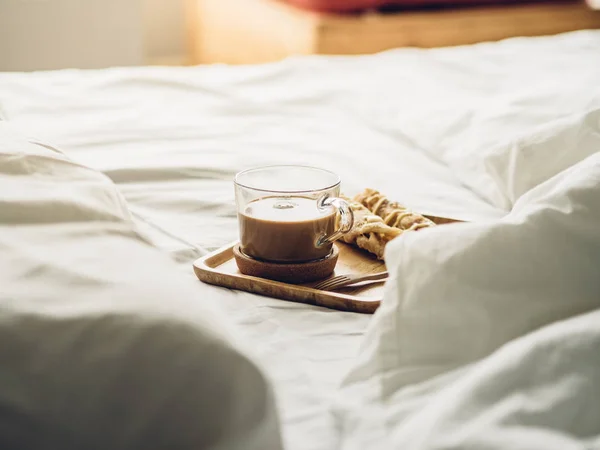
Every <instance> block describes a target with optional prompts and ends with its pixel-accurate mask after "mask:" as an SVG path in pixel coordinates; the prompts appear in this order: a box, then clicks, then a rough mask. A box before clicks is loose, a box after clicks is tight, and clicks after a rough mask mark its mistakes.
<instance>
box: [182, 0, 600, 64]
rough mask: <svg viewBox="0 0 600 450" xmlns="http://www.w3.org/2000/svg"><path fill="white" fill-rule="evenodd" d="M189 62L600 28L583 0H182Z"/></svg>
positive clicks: (596, 16) (257, 60)
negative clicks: (383, 1) (318, 8)
mask: <svg viewBox="0 0 600 450" xmlns="http://www.w3.org/2000/svg"><path fill="white" fill-rule="evenodd" d="M188 1H190V2H191V3H189V10H191V12H188V14H189V15H190V17H191V18H190V33H189V35H190V39H191V40H192V42H191V43H190V45H191V47H192V48H193V55H192V60H193V62H195V63H230V64H241V63H262V62H268V61H276V60H279V59H282V58H285V57H287V56H290V55H298V54H365V53H374V52H378V51H382V50H387V49H390V48H396V47H407V46H414V47H443V46H451V45H464V44H472V43H476V42H482V41H495V40H499V39H504V38H508V37H514V36H539V35H550V34H557V33H561V32H566V31H573V30H579V29H594V28H600V12H599V11H593V10H591V9H590V8H589V7H588V6H587V5H586V4H585V2H583V1H576V2H573V1H547V2H541V3H540V2H536V3H531V4H510V5H497V6H477V7H464V8H454V9H450V8H447V9H437V10H435V9H429V10H423V11H417V10H410V11H402V12H395V13H386V14H383V13H377V12H369V13H365V14H358V15H333V14H323V13H316V12H311V11H305V10H302V9H299V8H296V7H294V6H291V5H288V4H286V3H283V2H281V1H278V0H188Z"/></svg>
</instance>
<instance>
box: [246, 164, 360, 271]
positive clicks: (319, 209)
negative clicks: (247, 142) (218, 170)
mask: <svg viewBox="0 0 600 450" xmlns="http://www.w3.org/2000/svg"><path fill="white" fill-rule="evenodd" d="M234 183H235V199H236V205H237V212H238V222H239V228H240V249H241V251H242V252H243V253H245V254H246V255H247V256H250V257H252V258H254V259H257V260H262V261H269V262H278V263H301V262H308V261H315V260H319V259H322V258H326V257H327V256H329V255H330V253H331V251H332V246H333V242H334V241H335V240H336V239H338V238H340V237H341V236H342V235H343V234H345V233H347V232H348V231H350V229H351V228H352V225H353V223H354V216H353V214H352V210H351V209H350V206H349V205H348V203H347V202H346V201H344V200H342V199H341V198H338V196H339V195H340V177H339V176H338V175H336V174H335V173H333V172H330V171H328V170H324V169H318V168H315V167H306V166H267V167H259V168H256V169H249V170H245V171H243V172H240V173H238V174H237V175H236V176H235V180H234Z"/></svg>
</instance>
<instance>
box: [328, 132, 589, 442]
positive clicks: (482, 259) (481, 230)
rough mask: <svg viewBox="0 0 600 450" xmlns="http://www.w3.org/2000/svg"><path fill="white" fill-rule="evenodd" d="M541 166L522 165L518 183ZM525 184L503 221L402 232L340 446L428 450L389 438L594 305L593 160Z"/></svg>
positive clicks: (391, 251)
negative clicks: (488, 362)
mask: <svg viewBox="0 0 600 450" xmlns="http://www.w3.org/2000/svg"><path fill="white" fill-rule="evenodd" d="M562 136H564V130H562V131H560V133H558V134H557V139H558V140H561V139H562ZM582 137H583V138H584V142H585V145H586V147H585V149H584V150H585V151H589V149H590V148H591V147H590V146H595V148H596V149H600V135H599V134H596V135H594V136H592V137H591V138H590V136H589V135H586V134H583V135H582ZM590 139H595V140H594V142H591V141H590ZM549 142H553V140H552V139H548V140H547V143H549ZM554 144H556V143H554ZM552 148H553V149H555V150H557V151H560V150H562V151H565V152H569V151H572V150H573V149H574V148H575V149H577V148H578V146H577V145H575V144H573V145H569V146H565V147H564V148H562V149H561V147H560V146H559V145H553V147H552ZM582 153H585V152H580V153H579V154H580V155H581V154H582ZM563 159H564V160H565V161H570V160H571V161H572V159H571V157H570V155H564V156H563ZM552 160H553V161H558V160H560V158H558V157H557V155H553V159H552ZM538 162H541V161H538ZM548 167H549V166H544V165H539V164H538V165H537V166H529V167H528V170H529V171H530V172H529V173H527V174H524V178H522V179H523V180H525V179H529V180H535V179H539V177H542V175H541V172H545V173H550V172H552V171H548V170H547V168H548ZM552 167H555V165H554V164H552ZM537 168H539V169H540V173H538V174H536V173H535V170H536V169H537ZM518 175H519V176H520V175H521V174H518ZM526 184H527V183H525V182H524V183H520V182H519V183H516V184H514V186H519V188H518V189H517V188H515V192H517V191H519V190H520V191H521V192H525V191H526V192H527V193H526V194H524V195H522V196H521V197H520V198H519V199H518V200H517V201H516V203H515V205H514V208H513V210H512V212H511V213H510V214H509V215H508V216H506V217H505V218H504V219H503V220H501V221H498V222H496V223H487V224H459V225H448V226H441V227H438V228H436V229H431V230H423V231H420V232H418V233H409V234H406V235H403V236H402V238H401V239H397V240H395V241H394V242H393V243H392V244H391V245H390V246H389V248H388V249H387V252H386V262H387V266H388V269H389V271H390V273H391V278H390V281H389V282H388V283H387V285H386V290H385V297H384V301H383V303H382V306H381V308H380V310H379V311H377V313H376V314H375V317H374V319H373V321H372V323H371V326H370V328H369V332H368V335H367V338H366V342H365V345H364V348H363V351H362V354H361V356H360V358H359V363H358V364H357V365H356V367H355V368H354V370H353V371H352V372H351V373H350V375H349V376H348V378H347V380H346V382H345V385H344V387H343V388H342V392H341V395H340V398H339V403H338V406H337V407H338V412H339V413H340V416H339V417H340V419H341V424H342V426H343V429H344V431H345V433H344V444H345V445H344V447H343V448H347V449H359V448H365V447H364V446H365V445H369V446H370V448H399V446H402V447H405V448H430V447H428V446H425V445H423V446H419V444H418V443H419V442H421V441H423V442H424V439H425V437H424V436H421V437H418V438H417V437H414V436H413V437H414V438H415V439H416V440H415V441H414V442H413V441H406V440H395V438H394V437H393V431H394V430H395V429H398V428H399V427H400V426H401V422H402V420H404V419H406V418H407V417H409V415H410V412H411V411H414V410H417V409H419V408H421V407H423V405H424V404H426V402H427V401H429V400H431V396H432V395H433V393H435V392H437V391H438V390H439V389H440V388H441V387H443V386H446V385H448V383H451V382H454V381H455V380H456V379H457V378H460V377H461V376H462V375H463V373H464V371H465V370H468V367H469V365H470V364H473V363H474V362H476V361H478V360H480V359H481V358H484V357H486V356H487V355H489V354H490V353H491V352H493V351H495V350H496V349H498V348H499V347H501V346H502V345H504V344H505V343H507V342H509V341H511V340H513V339H515V338H518V337H520V336H523V335H525V334H527V333H529V332H531V331H533V330H536V329H538V328H539V327H542V326H544V325H546V324H549V323H552V322H554V321H558V320H561V319H566V318H569V317H572V316H574V315H577V314H581V313H584V312H587V311H590V310H593V309H595V308H598V307H600V277H598V268H599V267H600V226H599V225H598V224H599V223H600V153H598V152H596V153H595V154H593V155H591V156H589V157H587V158H586V159H584V160H583V161H581V162H579V163H577V164H575V165H573V166H572V167H570V168H567V169H565V170H563V171H562V172H561V173H559V174H558V175H556V176H554V177H551V178H550V179H549V180H547V181H545V182H544V183H542V184H540V185H538V186H536V187H533V188H532V189H528V186H526ZM425 381H427V383H423V382H425ZM398 393H403V395H402V398H403V400H404V401H403V402H401V403H396V402H395V401H394V400H393V399H394V398H395V397H396V396H397V395H398ZM440 406H441V405H440ZM582 414H585V412H583V413H582ZM404 437H405V438H406V436H404ZM398 439H400V438H399V437H398ZM431 448H437V447H435V446H432V447H431ZM444 448H446V447H444ZM456 448H461V447H460V445H458V447H456ZM538 448H539V447H538Z"/></svg>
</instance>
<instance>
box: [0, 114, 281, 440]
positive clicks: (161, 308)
mask: <svg viewBox="0 0 600 450" xmlns="http://www.w3.org/2000/svg"><path fill="white" fill-rule="evenodd" d="M4 128H5V127H4V126H3V127H0V148H1V149H2V151H1V152H0V153H1V154H0V187H1V189H2V193H3V195H2V199H1V200H0V201H1V206H0V342H2V345H0V361H2V370H1V371H0V411H1V416H2V420H1V421H0V448H27V449H36V448H40V449H41V448H45V449H47V448H52V449H55V448H56V449H84V448H85V449H95V448H98V449H128V450H132V449H144V450H147V449H153V448H170V449H190V450H191V449H194V450H197V449H233V448H239V449H257V450H258V449H267V448H268V449H277V448H281V443H280V437H279V433H278V422H277V417H276V413H275V407H274V401H273V395H272V391H271V387H270V385H269V383H268V382H267V380H266V379H265V377H264V376H263V375H262V373H261V371H260V370H259V369H258V368H257V366H256V365H255V364H254V363H253V362H252V361H251V360H250V359H249V357H248V356H246V352H245V351H244V350H243V349H242V348H241V346H240V345H239V343H238V342H237V339H236V338H235V335H234V333H233V331H232V330H229V329H228V323H227V322H226V321H225V320H224V319H223V318H222V317H220V316H219V315H218V314H217V313H216V312H215V311H213V310H212V309H211V308H210V307H208V306H207V304H206V300H207V297H208V296H212V297H215V296H218V295H219V293H218V290H216V289H213V288H210V287H208V286H205V285H202V284H201V283H199V282H197V283H195V282H193V281H192V280H191V279H190V278H187V277H185V276H183V275H181V274H180V273H179V271H178V270H177V269H176V267H175V266H174V263H172V262H171V261H170V259H169V258H168V257H167V256H166V255H163V254H162V253H160V252H159V251H158V250H156V249H155V248H153V247H151V246H150V245H148V244H147V243H146V242H145V241H144V240H143V239H141V238H140V237H139V236H138V235H137V233H136V231H135V228H134V227H133V224H132V223H131V221H130V220H129V215H128V212H127V209H126V205H125V203H124V202H123V200H122V198H121V196H120V195H119V193H118V191H117V190H116V188H115V187H114V185H113V184H112V183H111V182H110V181H109V180H108V179H107V178H106V177H104V176H103V175H101V174H98V173H96V172H94V171H91V170H90V169H87V168H84V167H81V166H79V165H77V164H75V163H73V162H71V161H69V160H68V159H67V158H65V157H64V156H63V155H61V154H58V153H56V152H55V151H54V150H53V149H51V148H49V147H46V146H40V145H36V144H31V143H28V142H26V141H24V140H19V139H18V138H17V137H15V136H14V135H13V134H12V133H10V134H11V136H10V137H8V134H9V133H8V132H7V130H6V129H4Z"/></svg>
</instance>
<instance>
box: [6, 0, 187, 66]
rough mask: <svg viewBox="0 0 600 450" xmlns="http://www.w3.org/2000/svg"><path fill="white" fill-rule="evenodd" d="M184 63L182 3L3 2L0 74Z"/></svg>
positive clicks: (146, 0) (132, 0) (130, 0)
mask: <svg viewBox="0 0 600 450" xmlns="http://www.w3.org/2000/svg"><path fill="white" fill-rule="evenodd" d="M184 59H185V32H184V15H183V0H0V71H11V70H20V71H27V70H44V69H61V68H70V67H76V68H83V69H91V68H100V67H108V66H123V65H141V64H148V63H157V62H159V63H160V62H163V61H169V62H174V63H178V62H182V61H184Z"/></svg>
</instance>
